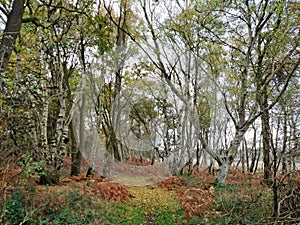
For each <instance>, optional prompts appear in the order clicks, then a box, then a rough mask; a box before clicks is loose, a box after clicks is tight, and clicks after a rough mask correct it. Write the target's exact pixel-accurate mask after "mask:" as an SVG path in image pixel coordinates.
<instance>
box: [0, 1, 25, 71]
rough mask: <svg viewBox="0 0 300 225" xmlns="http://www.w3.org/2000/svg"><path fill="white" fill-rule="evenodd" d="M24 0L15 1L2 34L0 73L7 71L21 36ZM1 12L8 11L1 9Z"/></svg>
mask: <svg viewBox="0 0 300 225" xmlns="http://www.w3.org/2000/svg"><path fill="white" fill-rule="evenodd" d="M24 3H25V2H24V0H14V1H13V4H12V9H11V11H10V12H9V14H8V15H7V22H6V25H5V29H4V31H3V34H2V40H1V44H0V65H1V68H0V72H1V73H2V72H4V71H5V70H6V69H7V66H8V62H9V59H10V56H11V54H12V52H13V50H14V47H15V43H16V40H17V37H18V35H19V32H20V29H21V24H22V17H23V13H24V9H25V4H24ZM1 11H2V12H3V13H6V11H5V10H4V9H3V8H2V7H1Z"/></svg>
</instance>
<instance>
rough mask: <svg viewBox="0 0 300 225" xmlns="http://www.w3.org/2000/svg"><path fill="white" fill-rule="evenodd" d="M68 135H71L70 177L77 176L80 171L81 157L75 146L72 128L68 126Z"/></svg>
mask: <svg viewBox="0 0 300 225" xmlns="http://www.w3.org/2000/svg"><path fill="white" fill-rule="evenodd" d="M70 135H71V160H72V163H71V173H70V175H71V176H78V175H79V174H80V172H81V171H80V170H81V160H82V155H81V152H80V149H79V148H78V146H77V143H76V140H75V135H74V128H73V126H72V125H70Z"/></svg>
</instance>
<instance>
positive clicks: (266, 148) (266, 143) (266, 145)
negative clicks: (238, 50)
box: [260, 86, 272, 184]
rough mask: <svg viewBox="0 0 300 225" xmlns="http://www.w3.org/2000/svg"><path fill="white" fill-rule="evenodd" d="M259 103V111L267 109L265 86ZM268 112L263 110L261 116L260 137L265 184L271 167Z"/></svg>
mask: <svg viewBox="0 0 300 225" xmlns="http://www.w3.org/2000/svg"><path fill="white" fill-rule="evenodd" d="M261 95H262V96H261V98H262V99H261V101H260V108H261V110H263V109H265V108H267V107H268V95H267V87H266V86H265V87H264V88H263V90H262V92H261ZM269 118H270V115H269V111H267V110H264V111H263V113H262V115H261V123H262V137H263V162H264V181H265V182H266V184H270V180H271V172H272V168H271V167H272V165H271V162H270V149H271V146H270V141H271V140H270V132H271V129H270V123H269Z"/></svg>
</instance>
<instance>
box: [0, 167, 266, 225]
mask: <svg viewBox="0 0 300 225" xmlns="http://www.w3.org/2000/svg"><path fill="white" fill-rule="evenodd" d="M28 172H29V171H27V172H26V171H24V170H23V169H22V168H21V167H19V166H6V167H3V166H2V167H0V188H1V190H0V191H1V192H0V198H1V200H2V204H1V205H0V209H1V218H0V224H113V225H118V224H122V225H126V224H128V225H129V224H132V225H134V224H136V225H137V224H145V225H151V224H157V225H168V224H170V225H173V224H175V225H176V224H178V225H180V224H190V225H192V224H267V221H268V218H270V217H271V212H272V189H271V188H269V187H268V186H266V185H265V184H263V182H262V174H261V173H257V174H248V173H243V172H241V171H238V170H231V171H230V172H229V174H228V177H227V181H226V182H227V183H226V184H225V185H216V184H215V182H214V181H215V177H214V176H213V175H212V174H209V173H208V171H207V170H205V171H202V172H201V173H195V174H193V175H191V176H178V177H169V178H166V179H164V180H161V181H159V182H157V183H153V184H150V185H145V186H140V185H132V183H133V182H137V184H140V183H142V182H143V180H140V179H143V177H135V178H134V177H131V179H133V180H132V181H131V185H125V184H122V183H119V182H116V181H112V180H109V179H103V178H101V177H100V176H98V175H94V176H91V177H86V176H85V174H82V175H80V176H68V175H64V176H63V177H62V179H61V183H60V184H59V185H55V186H41V185H38V184H37V183H36V178H28V174H27V173H28ZM128 179H129V178H128ZM120 182H122V181H120ZM1 222H2V223H1Z"/></svg>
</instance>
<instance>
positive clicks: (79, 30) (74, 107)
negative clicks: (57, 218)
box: [0, 0, 300, 224]
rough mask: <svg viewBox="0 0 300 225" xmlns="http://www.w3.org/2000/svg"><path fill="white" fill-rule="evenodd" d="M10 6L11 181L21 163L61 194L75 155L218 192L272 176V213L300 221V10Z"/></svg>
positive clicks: (0, 144) (23, 0)
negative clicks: (230, 180) (241, 180)
mask: <svg viewBox="0 0 300 225" xmlns="http://www.w3.org/2000/svg"><path fill="white" fill-rule="evenodd" d="M0 2H1V4H0V12H1V13H0V23H1V26H0V28H1V45H0V66H1V68H0V81H1V86H0V112H1V113H0V163H1V165H0V168H1V170H0V172H1V179H2V178H3V179H2V182H5V179H4V178H5V177H6V178H7V176H5V173H8V171H10V168H16V167H18V168H19V170H20V174H22V175H25V177H26V179H35V181H36V182H37V183H38V184H39V185H61V183H62V180H63V179H64V177H65V174H66V166H65V165H66V159H68V160H69V161H70V162H69V164H68V165H69V168H67V170H68V171H69V170H70V173H69V172H68V173H69V174H70V175H71V176H80V174H83V173H84V174H85V173H88V174H93V173H95V172H96V174H98V175H99V176H101V177H102V178H101V179H103V178H110V173H112V172H111V171H113V170H114V168H113V164H110V163H111V162H115V163H118V162H124V163H126V162H127V163H128V162H130V163H136V165H138V164H139V163H140V164H141V165H140V166H142V165H144V164H146V165H147V166H155V165H161V164H167V165H168V166H169V167H168V170H169V171H168V174H169V175H172V176H186V175H188V176H189V175H191V176H192V175H193V174H195V173H197V174H200V175H199V176H202V175H203V174H204V173H206V174H209V176H212V177H213V180H214V181H213V183H214V185H215V186H216V188H217V187H219V188H220V185H221V186H222V187H225V188H228V186H226V185H228V184H226V183H227V177H228V176H227V175H228V174H229V173H230V171H231V170H236V171H239V172H241V173H243V174H253V176H256V174H260V175H257V176H258V177H259V179H260V183H259V184H258V185H264V186H263V187H266V188H269V190H270V196H271V197H270V199H271V200H270V201H271V202H272V203H271V205H272V206H270V210H271V212H272V213H271V216H270V218H271V217H272V218H275V220H274V221H279V222H278V224H296V223H297V222H299V217H300V216H299V215H300V214H299V210H300V208H299V205H298V206H297V207H296V213H295V214H290V213H286V211H285V212H284V213H282V212H281V210H282V209H283V208H284V207H285V201H286V200H287V199H299V198H300V190H299V189H300V184H299V178H296V177H298V172H299V168H300V165H299V163H300V161H299V160H300V79H299V75H300V73H299V62H300V44H299V41H300V27H299V24H300V16H299V15H300V14H299V11H300V4H299V2H298V1H293V0H280V1H273V0H260V1H252V0H241V1H234V0H228V1H219V0H207V1H189V0H185V1H183V0H178V1H171V0H170V1H168V0H166V1H162V0H161V1H160V0H158V1H154V0H153V1H152V0H134V1H133V0H120V1H109V0H108V1H105V0H104V1H101V0H87V1H71V0H10V1H5V0H1V1H0ZM97 157H98V158H97ZM97 159H100V160H102V164H101V170H97V169H96V167H97V162H98V161H97ZM103 159H104V160H103ZM86 161H87V162H88V164H89V165H88V166H87V164H86ZM108 164H109V165H110V166H107V165H108ZM98 166H99V165H98ZM107 167H109V168H107ZM206 168H208V169H207V170H206ZM295 178H296V179H295ZM174 179H175V178H174ZM176 179H177V178H176ZM176 179H175V181H178V180H176ZM178 179H179V178H178ZM186 179H187V178H186ZM193 179H196V178H193ZM199 179H200V178H199ZM210 179H212V178H211V177H210ZM196 180H197V179H196ZM178 182H179V181H178ZM181 182H182V180H181ZM171 183H172V182H171ZM175 183H176V182H175ZM179 183H180V182H179ZM3 184H4V183H3ZM5 184H6V185H4V186H3V188H2V190H1V193H2V194H1V195H0V197H1V198H2V200H3V201H2V202H3V204H2V205H1V211H2V212H0V213H1V217H0V218H1V220H0V221H5V220H4V218H5V216H7V213H5V212H6V210H5V209H6V208H7V207H8V205H7V204H6V202H7V201H8V200H7V198H9V197H8V196H10V195H9V193H11V192H9V191H8V193H6V191H7V190H8V189H9V188H8V186H7V185H8V184H9V182H6V183H5ZM178 185H179V184H178ZM165 186H166V185H165ZM283 186H284V187H285V188H284V189H282V187H283ZM230 187H231V186H230ZM295 187H296V188H295ZM122 188H123V186H122ZM229 189H230V188H229ZM209 190H211V189H209ZM282 190H285V191H284V192H283V191H282ZM195 192H197V191H195ZM184 193H185V194H187V195H188V193H186V192H184ZM205 193H206V192H205ZM207 193H208V192H207ZM181 194H182V193H181ZM285 194H286V195H285ZM257 199H258V197H257ZM294 203H295V202H294ZM294 203H291V202H289V203H287V205H288V207H291V208H293V207H294V206H295V205H293V204H294ZM37 208H38V206H37ZM33 211H34V210H33ZM193 212H194V211H193ZM188 215H189V214H188ZM295 218H296V219H295ZM297 218H298V220H297ZM148 219H149V218H148ZM150 220H151V219H150ZM16 221H17V219H16ZM22 221H23V222H22ZM26 221H27V220H26V218H25V219H24V218H23V219H20V220H19V222H18V223H12V224H19V223H20V224H26ZM28 221H30V220H29V219H28ZM272 221H273V220H272ZM274 221H273V223H274V224H275V223H276V222H274ZM280 221H281V222H280ZM7 224H10V223H9V222H7ZM28 224H29V223H28ZM43 224H52V223H43ZM53 224H55V223H53ZM58 224H59V223H58ZM61 224H63V223H61ZM67 224H69V223H67ZM70 224H72V223H70ZM73 224H76V223H75V222H74V223H73ZM103 224H106V223H103ZM111 224H113V223H111ZM120 224H121V223H120ZM122 224H123V223H122ZM124 224H125V223H124ZM132 224H133V223H132ZM147 224H155V223H154V222H153V223H150V222H149V223H147ZM178 224H179V223H178ZM180 224H183V223H180ZM201 224H202V223H201ZM203 224H206V223H204V222H203ZM215 224H218V223H215ZM219 224H222V223H219ZM229 224H230V223H229ZM232 224H234V223H233V222H232ZM241 224H246V223H241ZM249 224H250V223H249ZM253 224H254V223H253ZM256 224H259V223H256Z"/></svg>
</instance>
